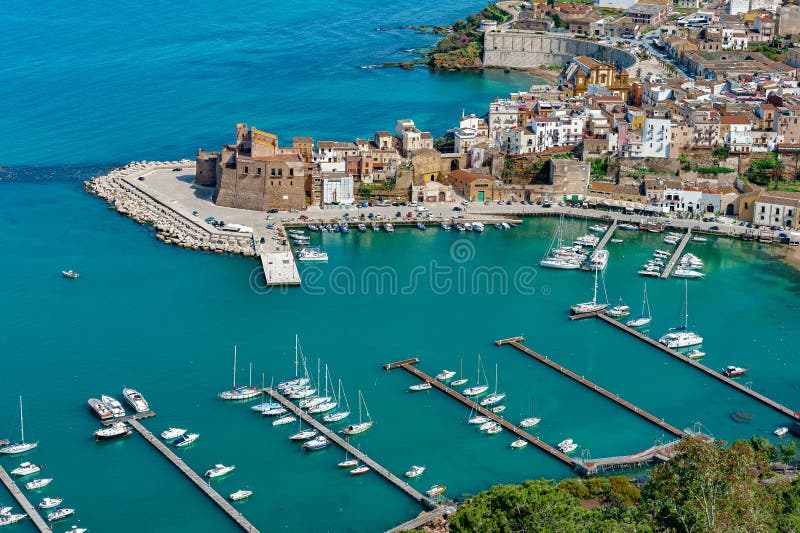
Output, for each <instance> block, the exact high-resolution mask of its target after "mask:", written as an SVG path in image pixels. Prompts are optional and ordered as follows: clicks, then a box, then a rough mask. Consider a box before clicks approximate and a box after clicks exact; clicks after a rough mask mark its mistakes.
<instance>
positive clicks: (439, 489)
mask: <svg viewBox="0 0 800 533" xmlns="http://www.w3.org/2000/svg"><path fill="white" fill-rule="evenodd" d="M445 490H447V486H445V485H434V486H432V487H431V488H429V489H428V490H426V491H425V494H427V495H428V496H430V497H431V498H435V497H436V496H439V495H440V494H443V493H444V491H445Z"/></svg>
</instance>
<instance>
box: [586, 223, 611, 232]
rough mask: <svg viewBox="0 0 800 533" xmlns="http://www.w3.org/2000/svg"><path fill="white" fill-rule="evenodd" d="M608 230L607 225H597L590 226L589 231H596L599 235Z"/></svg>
mask: <svg viewBox="0 0 800 533" xmlns="http://www.w3.org/2000/svg"><path fill="white" fill-rule="evenodd" d="M607 229H608V226H607V225H605V224H595V225H593V226H589V231H595V232H598V233H604V232H605V231H606V230H607Z"/></svg>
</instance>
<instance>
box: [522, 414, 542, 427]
mask: <svg viewBox="0 0 800 533" xmlns="http://www.w3.org/2000/svg"><path fill="white" fill-rule="evenodd" d="M541 421H542V420H541V419H540V418H536V417H530V418H523V419H522V421H520V423H519V427H521V428H529V427H533V426H535V425H536V424H538V423H539V422H541Z"/></svg>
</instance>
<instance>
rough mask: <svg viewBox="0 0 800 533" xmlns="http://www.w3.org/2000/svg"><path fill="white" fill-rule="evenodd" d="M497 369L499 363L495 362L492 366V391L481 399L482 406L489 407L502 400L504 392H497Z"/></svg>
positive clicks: (504, 395)
mask: <svg viewBox="0 0 800 533" xmlns="http://www.w3.org/2000/svg"><path fill="white" fill-rule="evenodd" d="M498 369H499V365H497V364H495V366H494V392H493V393H492V394H490V395H489V396H487V397H486V398H484V399H482V400H481V402H480V403H481V405H482V406H483V407H491V406H493V405H497V404H498V403H500V402H502V401H503V400H504V399H505V397H506V393H505V392H497V383H498V381H497V378H498Z"/></svg>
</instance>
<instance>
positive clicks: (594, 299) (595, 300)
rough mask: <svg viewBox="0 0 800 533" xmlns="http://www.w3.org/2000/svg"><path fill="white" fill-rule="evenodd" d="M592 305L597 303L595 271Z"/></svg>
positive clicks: (595, 275)
mask: <svg viewBox="0 0 800 533" xmlns="http://www.w3.org/2000/svg"><path fill="white" fill-rule="evenodd" d="M592 303H593V304H596V303H597V269H595V270H594V296H592Z"/></svg>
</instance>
